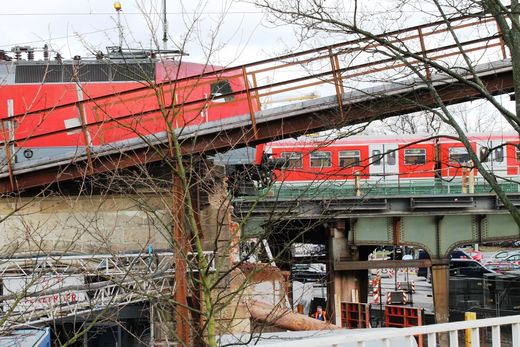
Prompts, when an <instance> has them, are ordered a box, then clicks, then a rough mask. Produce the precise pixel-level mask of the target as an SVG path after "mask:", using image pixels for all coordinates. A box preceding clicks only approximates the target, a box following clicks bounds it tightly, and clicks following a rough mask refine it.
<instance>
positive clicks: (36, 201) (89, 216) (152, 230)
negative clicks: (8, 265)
mask: <svg viewBox="0 0 520 347" xmlns="http://www.w3.org/2000/svg"><path fill="white" fill-rule="evenodd" d="M169 201H170V200H169V197H165V198H164V199H162V198H161V197H160V196H157V195H148V196H146V195H140V196H132V195H125V196H119V195H107V196H101V195H100V196H53V197H45V198H40V197H36V198H18V199H2V200H0V217H1V218H2V221H1V222H0V232H1V233H2V238H0V250H1V252H2V254H3V255H4V256H5V255H8V254H13V253H28V252H29V253H37V252H67V253H106V252H123V251H141V250H145V249H146V248H147V247H148V245H149V244H151V245H152V246H153V248H154V249H166V248H171V241H170V240H171V236H170V233H171V230H170V228H171V227H170V222H169V221H170V212H169V211H168V208H169V207H168V205H167V203H168V202H169Z"/></svg>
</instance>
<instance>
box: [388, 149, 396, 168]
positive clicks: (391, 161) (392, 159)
mask: <svg viewBox="0 0 520 347" xmlns="http://www.w3.org/2000/svg"><path fill="white" fill-rule="evenodd" d="M386 163H387V164H388V165H395V163H396V160H395V151H392V152H388V154H387V155H386Z"/></svg>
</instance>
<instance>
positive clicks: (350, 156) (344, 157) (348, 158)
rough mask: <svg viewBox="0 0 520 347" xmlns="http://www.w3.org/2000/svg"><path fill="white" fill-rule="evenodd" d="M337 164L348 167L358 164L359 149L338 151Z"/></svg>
mask: <svg viewBox="0 0 520 347" xmlns="http://www.w3.org/2000/svg"><path fill="white" fill-rule="evenodd" d="M339 166H340V167H350V166H359V151H340V152H339Z"/></svg>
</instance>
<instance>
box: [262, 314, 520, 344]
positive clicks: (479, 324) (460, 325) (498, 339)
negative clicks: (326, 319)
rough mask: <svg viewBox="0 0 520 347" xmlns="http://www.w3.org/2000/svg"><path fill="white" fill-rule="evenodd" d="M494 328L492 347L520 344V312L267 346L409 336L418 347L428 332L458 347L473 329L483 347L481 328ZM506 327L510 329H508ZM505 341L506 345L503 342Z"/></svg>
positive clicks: (363, 341)
mask: <svg viewBox="0 0 520 347" xmlns="http://www.w3.org/2000/svg"><path fill="white" fill-rule="evenodd" d="M485 329H491V346H493V347H500V346H505V345H507V346H520V315H518V316H507V317H499V318H488V319H479V320H469V321H462V322H453V323H445V324H433V325H424V326H421V327H412V328H402V329H392V330H389V329H384V330H378V329H360V330H356V331H355V332H354V331H352V330H351V333H350V334H348V335H340V334H338V335H334V336H321V337H316V338H307V339H298V340H293V341H287V342H279V343H275V342H274V343H267V344H265V346H272V347H293V346H294V347H331V346H343V345H347V344H348V343H350V344H354V343H357V346H359V347H364V346H365V345H366V344H367V343H369V342H373V341H380V342H381V346H391V340H392V339H395V338H405V339H406V341H407V342H406V344H405V346H410V347H412V346H416V345H417V344H416V341H415V337H416V336H420V335H424V336H426V337H427V341H428V346H437V343H438V342H441V343H442V346H449V347H458V346H459V341H460V340H461V339H463V338H464V334H466V332H469V335H470V336H471V346H473V347H478V346H480V340H481V331H482V330H485ZM506 329H508V330H507V331H506ZM441 334H448V339H447V342H443V341H442V340H441V339H442V338H441V337H440V335H441ZM506 334H507V335H508V336H507V337H508V338H509V336H510V338H511V343H505V340H506V336H505V335H506ZM502 343H504V344H502Z"/></svg>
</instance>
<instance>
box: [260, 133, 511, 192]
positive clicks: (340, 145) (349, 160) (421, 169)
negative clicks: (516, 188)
mask: <svg viewBox="0 0 520 347" xmlns="http://www.w3.org/2000/svg"><path fill="white" fill-rule="evenodd" d="M469 140H470V142H471V146H472V148H473V150H474V151H475V153H476V154H477V157H478V158H479V159H480V160H481V161H482V162H483V165H484V166H485V167H486V168H488V169H489V170H491V171H492V172H493V173H494V174H495V176H496V177H511V176H515V177H517V175H518V174H519V168H520V148H519V146H520V137H519V135H518V134H486V135H484V134H478V135H471V136H469ZM257 151H258V152H257V155H258V157H257V160H258V159H259V158H260V156H259V154H260V153H263V154H265V155H267V156H268V157H270V158H272V159H273V160H275V161H276V162H277V163H278V168H277V169H275V170H274V175H273V177H274V178H273V179H274V181H275V182H278V183H280V182H283V183H286V184H308V183H311V182H323V181H324V180H326V181H330V182H341V181H352V182H353V181H354V179H355V176H356V175H358V176H359V177H360V178H362V179H364V180H369V181H377V180H381V179H385V180H397V179H399V180H402V179H407V180H429V179H434V178H443V179H446V180H451V179H453V178H456V177H460V176H461V175H462V171H463V170H462V167H464V166H467V163H468V162H469V160H470V158H469V154H468V152H467V150H466V148H465V147H464V145H463V144H462V143H461V142H460V141H457V140H455V139H454V138H450V137H440V138H434V139H431V138H430V139H426V138H424V137H419V136H404V135H400V136H397V135H395V136H352V137H348V138H345V139H338V140H331V139H319V138H314V137H303V138H300V139H298V140H294V139H289V140H283V141H278V142H273V143H269V144H267V145H262V146H259V147H257ZM474 170H475V171H474V173H475V176H476V177H478V176H479V173H478V172H477V170H476V169H474Z"/></svg>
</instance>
